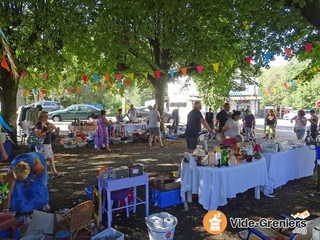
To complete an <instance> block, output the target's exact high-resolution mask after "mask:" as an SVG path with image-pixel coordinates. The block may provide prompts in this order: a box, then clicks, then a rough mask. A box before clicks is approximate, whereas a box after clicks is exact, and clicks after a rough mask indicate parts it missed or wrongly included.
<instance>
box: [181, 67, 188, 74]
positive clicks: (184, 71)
mask: <svg viewBox="0 0 320 240" xmlns="http://www.w3.org/2000/svg"><path fill="white" fill-rule="evenodd" d="M187 70H188V69H187V68H181V72H182V73H183V76H186V75H187Z"/></svg>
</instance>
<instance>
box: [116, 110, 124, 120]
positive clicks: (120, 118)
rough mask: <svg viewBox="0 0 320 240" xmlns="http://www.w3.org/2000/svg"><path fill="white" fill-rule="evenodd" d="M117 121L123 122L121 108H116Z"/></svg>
mask: <svg viewBox="0 0 320 240" xmlns="http://www.w3.org/2000/svg"><path fill="white" fill-rule="evenodd" d="M116 119H117V123H122V122H123V116H122V108H119V109H118V113H117V115H116Z"/></svg>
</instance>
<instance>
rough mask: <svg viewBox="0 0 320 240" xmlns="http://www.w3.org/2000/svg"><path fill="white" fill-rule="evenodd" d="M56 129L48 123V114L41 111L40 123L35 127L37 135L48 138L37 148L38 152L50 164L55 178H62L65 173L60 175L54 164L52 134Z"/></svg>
mask: <svg viewBox="0 0 320 240" xmlns="http://www.w3.org/2000/svg"><path fill="white" fill-rule="evenodd" d="M54 129H56V126H55V125H54V124H52V123H50V122H49V121H48V112H47V111H41V113H40V115H39V122H38V123H37V124H36V126H35V130H34V131H35V133H36V135H37V136H38V137H41V136H46V137H45V139H44V142H43V144H41V145H38V146H36V147H35V150H36V152H39V153H42V154H43V156H44V157H45V159H46V160H47V161H48V162H49V166H50V169H51V171H53V174H54V177H61V176H63V173H59V172H58V171H57V169H56V165H55V163H54V154H53V150H52V145H51V133H52V131H53V130H54Z"/></svg>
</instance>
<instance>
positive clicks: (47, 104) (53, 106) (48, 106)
mask: <svg viewBox="0 0 320 240" xmlns="http://www.w3.org/2000/svg"><path fill="white" fill-rule="evenodd" d="M30 105H34V106H38V105H40V106H41V107H42V110H43V111H47V112H51V111H55V110H61V109H64V107H63V105H62V104H61V103H60V102H57V101H38V102H34V103H31V104H30Z"/></svg>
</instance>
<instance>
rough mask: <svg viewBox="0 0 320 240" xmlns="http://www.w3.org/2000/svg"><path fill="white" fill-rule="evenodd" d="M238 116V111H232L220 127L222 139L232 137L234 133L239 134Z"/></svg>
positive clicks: (239, 115) (239, 114)
mask: <svg viewBox="0 0 320 240" xmlns="http://www.w3.org/2000/svg"><path fill="white" fill-rule="evenodd" d="M240 118H241V112H240V111H234V113H232V115H231V118H229V119H228V120H227V121H226V123H225V125H224V127H223V128H222V129H221V133H222V134H223V135H224V139H228V138H234V137H235V136H236V135H240V124H239V119H240Z"/></svg>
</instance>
